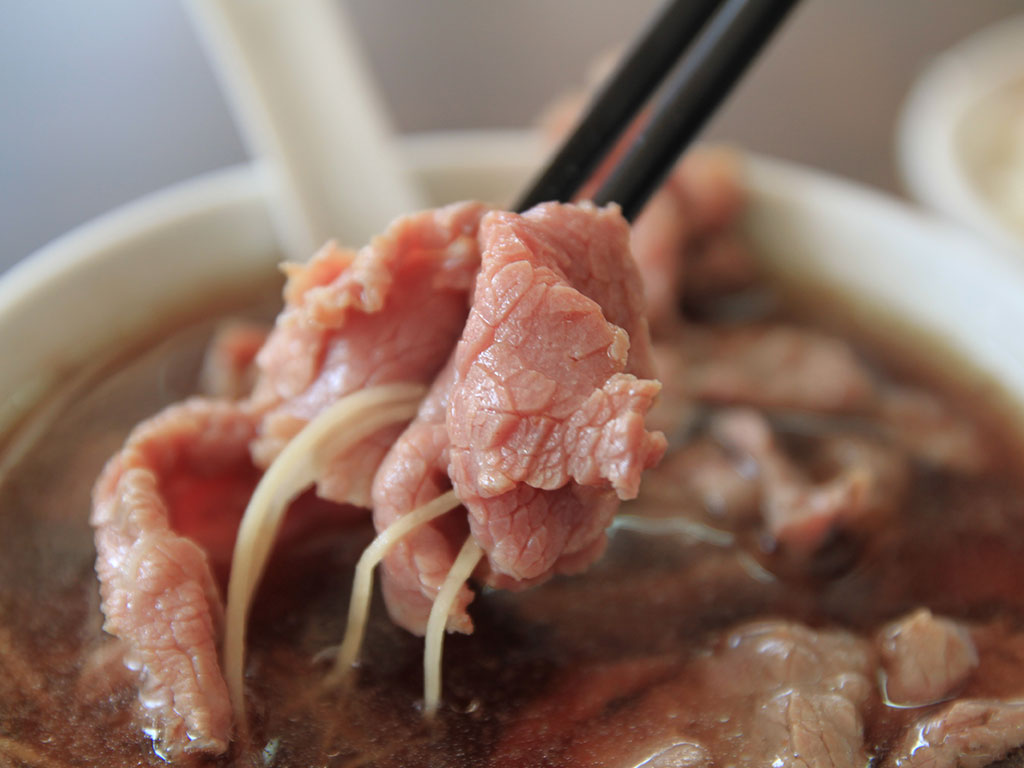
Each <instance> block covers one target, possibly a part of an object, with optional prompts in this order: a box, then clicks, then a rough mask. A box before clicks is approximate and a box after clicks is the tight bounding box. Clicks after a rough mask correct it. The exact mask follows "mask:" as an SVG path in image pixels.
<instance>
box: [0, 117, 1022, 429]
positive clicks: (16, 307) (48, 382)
mask: <svg viewBox="0 0 1024 768" xmlns="http://www.w3.org/2000/svg"><path fill="white" fill-rule="evenodd" d="M539 147H540V144H539V142H538V140H537V136H536V133H535V132H532V131H470V132H460V133H451V132H442V133H436V134H421V135H417V136H412V137H408V138H407V139H405V140H404V141H403V151H404V152H405V153H406V154H407V157H408V160H409V162H410V165H411V166H412V167H414V168H416V170H417V172H418V173H420V174H422V175H423V176H424V177H425V178H426V177H429V176H430V175H431V174H435V175H436V177H437V178H439V179H442V180H443V179H444V176H445V173H449V175H452V176H456V175H457V173H454V174H453V173H451V171H452V170H453V169H454V170H455V171H456V172H458V171H459V170H460V168H461V169H462V170H465V169H469V170H473V169H476V173H477V175H479V174H480V173H481V172H482V170H486V169H481V167H480V166H479V164H478V163H479V162H480V159H481V158H484V159H491V161H492V162H493V163H494V167H495V168H496V169H498V170H502V169H504V170H506V171H508V170H510V169H514V168H518V169H519V171H520V173H524V172H525V171H524V166H523V163H524V162H527V163H528V164H527V166H526V167H527V168H532V167H534V164H535V163H536V160H537V158H538V157H540V154H539ZM531 160H532V162H528V161H531ZM460 164H461V165H460ZM744 166H745V168H746V173H747V178H748V186H749V187H750V189H751V191H752V192H753V193H754V195H755V196H756V197H757V198H758V199H759V200H760V201H761V202H763V203H765V205H763V206H761V207H763V208H766V209H771V210H770V211H769V212H768V213H762V214H759V215H756V216H753V217H750V216H748V219H755V220H756V222H755V226H754V232H755V235H758V234H761V233H764V232H767V233H769V234H770V236H771V237H772V238H773V240H774V245H775V249H776V250H780V249H781V250H785V249H786V248H787V247H788V246H787V245H786V237H787V236H789V237H792V236H796V237H797V238H798V239H799V238H801V237H803V238H804V239H805V240H806V239H808V238H809V239H810V240H814V241H816V242H822V241H823V238H826V237H827V234H828V233H826V232H824V231H823V227H824V226H825V225H827V224H835V223H836V222H839V224H841V225H843V226H844V227H845V228H846V230H847V234H848V235H849V234H852V235H853V236H854V237H855V238H859V240H860V245H859V247H861V249H862V250H861V251H859V252H856V253H854V255H853V258H854V259H857V258H858V254H860V253H864V251H865V250H870V249H871V238H872V237H874V238H876V239H877V237H878V235H877V234H875V231H882V230H884V231H886V232H887V233H889V234H894V235H895V236H897V237H899V238H900V239H902V240H903V241H905V242H904V243H903V245H905V246H906V247H908V248H911V249H917V250H922V249H925V250H927V251H928V253H922V254H921V255H920V258H917V257H915V258H912V259H909V260H905V261H909V263H910V267H909V276H910V277H911V278H913V273H914V272H915V271H916V270H920V269H921V265H922V264H925V263H926V262H925V261H924V259H926V258H930V259H932V263H933V264H935V265H936V267H935V270H932V271H934V272H936V273H937V272H939V271H941V270H943V269H945V270H947V271H950V272H951V273H956V274H957V275H958V276H959V278H960V279H961V281H966V282H968V283H970V284H971V285H973V286H975V287H977V288H978V289H979V290H981V289H985V290H994V291H996V292H999V293H1000V296H999V297H998V301H993V302H992V303H993V306H994V307H995V309H993V310H992V311H990V312H988V313H987V314H986V313H985V311H984V310H983V311H982V312H981V313H980V314H981V317H980V319H974V320H973V321H972V322H974V323H975V325H974V326H972V327H975V328H981V329H982V331H981V334H982V336H981V338H979V339H972V338H969V337H968V336H967V335H965V333H966V332H958V330H957V328H956V327H955V324H951V323H950V322H949V321H948V320H947V319H946V318H943V317H942V316H941V314H938V312H937V310H936V308H935V307H932V306H928V302H927V301H924V300H923V299H921V298H920V297H915V296H914V295H913V294H912V293H911V294H909V295H908V294H907V292H906V291H907V289H908V288H910V289H911V290H912V286H905V285H904V284H902V283H901V284H900V285H898V286H882V287H879V281H877V280H875V281H874V283H872V280H873V278H870V277H868V276H865V275H864V274H862V273H863V270H861V271H860V272H858V271H857V270H856V269H855V268H854V267H855V265H854V266H850V265H843V264H842V263H839V261H838V260H837V259H835V258H834V257H828V259H826V260H831V263H830V264H829V265H828V268H827V269H826V270H825V272H824V273H823V274H825V273H828V272H829V271H831V274H825V277H827V278H828V280H820V281H818V282H819V284H820V285H822V287H823V288H832V289H834V292H835V291H838V292H839V293H843V292H845V293H846V295H847V297H850V298H852V299H853V302H852V303H853V304H856V303H857V302H859V301H860V297H859V295H860V296H866V297H870V296H871V294H872V292H873V293H875V294H878V295H879V296H880V297H881V298H882V301H883V304H884V303H888V305H889V306H890V308H891V309H892V312H891V317H892V318H897V319H898V318H899V317H900V315H901V314H902V316H903V318H904V320H903V325H904V326H908V327H909V328H911V329H913V328H914V327H915V326H917V327H921V326H924V327H925V330H926V332H927V331H930V330H932V329H934V330H935V331H937V332H939V333H946V334H948V335H949V337H950V342H951V343H950V345H949V346H948V350H949V351H952V352H953V353H954V354H956V355H961V356H966V357H967V360H968V361H970V362H971V363H972V365H974V364H975V363H974V361H976V360H982V361H984V363H985V365H986V366H988V367H987V368H984V370H985V371H987V372H991V371H996V373H994V374H992V377H991V378H993V379H994V380H995V381H996V382H998V383H999V384H1000V385H1001V386H1002V388H1003V389H1004V390H1005V392H1006V393H1007V394H1008V395H1009V397H1010V398H1011V400H1012V401H1013V402H1012V405H1013V409H1014V411H1016V412H1017V414H1018V415H1019V416H1020V417H1021V423H1022V424H1024V347H1022V348H1021V350H1020V354H1018V353H1017V351H1016V347H1017V346H1020V345H1014V348H1011V349H1009V350H1008V351H1007V350H1006V349H1005V344H1006V331H1004V330H1003V327H1004V326H1005V325H1006V323H1005V319H1004V318H1002V317H1000V316H998V310H999V307H1003V308H1005V307H1006V306H1008V305H1009V304H1008V303H1009V302H1013V305H1014V306H1016V305H1017V304H1019V305H1020V306H1021V308H1022V309H1021V310H1020V312H1021V313H1022V314H1021V316H1020V317H1019V318H1018V319H1017V320H1018V321H1019V323H1021V324H1024V301H1020V300H1019V299H1018V297H1020V298H1024V260H1020V259H1017V258H1013V256H1012V255H1010V254H1007V253H1006V252H1001V251H1000V250H999V249H997V248H994V247H992V246H991V244H990V243H986V242H985V241H984V240H983V239H981V238H980V237H978V236H977V235H976V234H975V233H972V232H970V231H968V230H967V229H965V228H963V227H960V226H956V225H954V224H952V223H950V222H949V221H948V220H943V219H941V218H939V217H938V216H936V215H935V214H933V213H931V212H927V211H921V210H918V209H914V208H913V207H911V206H910V205H908V204H907V203H906V202H904V201H901V200H898V199H896V198H894V197H891V196H889V195H887V194H885V193H883V192H879V191H876V190H873V189H870V188H868V187H865V186H863V185H860V184H858V183H856V182H852V181H849V180H846V179H842V178H839V177H837V176H833V175H831V174H828V173H824V172H821V171H817V170H813V169H810V168H806V167H802V166H799V165H797V164H794V163H791V162H787V161H782V160H776V159H770V158H766V157H761V156H758V155H756V154H745V155H744ZM272 199H273V194H272V190H271V189H270V184H269V183H268V181H267V177H266V175H265V174H264V173H263V172H262V169H261V167H260V166H259V165H258V164H247V165H242V166H240V167H233V168H227V169H223V170H219V171H214V172H211V173H208V174H204V175H202V176H199V177H196V178H194V179H190V180H186V181H184V182H181V183H178V184H175V185H173V186H171V187H169V188H166V189H164V190H160V191H157V192H154V193H152V194H150V195H147V196H145V197H143V198H141V199H138V200H136V201H133V202H131V203H128V204H127V205H124V206H121V207H119V208H117V209H114V210H113V211H111V212H110V213H108V214H106V215H103V216H101V217H99V218H98V219H95V220H93V221H91V222H88V223H86V224H84V225H82V226H80V227H78V228H76V229H74V230H72V231H71V232H69V233H67V234H66V235H64V236H62V237H60V238H58V239H57V240H55V241H54V242H52V243H51V244H50V245H48V246H46V247H44V248H42V249H40V250H39V251H37V252H36V253H34V254H32V255H31V256H29V257H28V258H26V259H25V260H24V261H22V262H21V263H19V264H17V265H15V266H14V267H12V268H11V269H10V270H9V271H8V272H7V273H5V274H4V275H0V341H2V339H3V338H4V336H5V333H4V330H5V326H6V325H7V324H8V323H10V322H11V320H12V318H13V319H14V321H15V327H17V325H16V324H17V323H18V322H20V323H21V327H23V328H24V327H25V325H26V324H25V320H24V318H25V317H26V316H28V313H29V312H30V311H35V312H36V314H37V315H38V313H39V311H40V309H39V307H38V306H37V307H34V308H33V307H32V306H31V305H32V304H33V303H37V304H38V303H44V304H45V302H46V300H47V297H48V296H49V298H50V299H52V295H53V294H54V293H55V292H58V289H61V290H64V291H65V292H66V291H67V290H68V282H69V281H74V280H76V279H79V278H80V279H82V281H83V283H85V284H86V285H87V286H88V278H89V277H90V274H91V273H93V272H95V271H97V269H96V268H97V267H98V266H101V267H102V268H103V270H106V271H107V272H108V273H109V272H110V271H111V270H116V269H118V268H127V267H129V266H134V268H135V269H136V270H137V269H138V267H137V265H133V264H132V261H133V259H134V261H136V262H138V261H144V260H140V259H138V257H137V256H134V254H135V253H136V251H134V250H132V248H127V247H126V246H125V243H126V242H127V243H130V244H132V245H133V247H134V241H135V240H136V239H138V240H140V241H141V240H143V239H144V236H145V235H147V234H148V235H149V236H150V237H151V238H152V237H153V236H154V235H153V233H154V232H160V231H163V230H166V229H167V228H171V227H174V226H176V225H177V224H184V225H186V226H187V225H188V224H189V223H190V222H191V223H193V224H194V222H195V221H198V220H203V219H204V217H205V220H211V219H216V218H217V216H219V215H221V214H223V215H224V216H228V215H234V216H236V217H241V219H242V220H244V221H245V222H249V223H253V222H255V223H256V224H257V225H258V226H257V229H258V230H259V231H258V232H257V233H256V234H254V235H252V237H251V238H250V240H251V241H257V242H258V243H259V244H261V245H264V246H266V247H265V248H264V251H266V252H265V253H263V254H261V255H260V256H259V257H258V258H256V257H254V258H253V259H251V260H250V259H248V258H240V257H239V256H238V255H237V254H235V255H233V256H231V257H230V259H229V260H227V261H226V262H225V263H223V264H220V265H219V268H220V269H221V274H223V272H224V270H225V269H228V268H230V269H233V270H240V271H241V270H245V271H247V272H248V273H250V274H256V273H257V272H260V271H261V270H262V272H260V273H261V274H264V275H266V274H269V272H268V271H269V269H270V268H271V266H272V265H273V264H274V263H276V261H277V259H278V257H277V256H276V255H275V253H274V247H273V243H274V242H275V241H274V237H273V232H272V230H271V228H270V223H269V222H270V219H271V216H270V205H271V204H272V203H271V201H272ZM756 207H757V206H755V208H756ZM852 212H856V214H854V213H852ZM854 215H856V216H860V217H861V220H864V221H871V222H872V226H870V227H863V228H862V227H859V222H855V223H856V224H857V225H858V226H856V227H852V228H851V221H850V219H851V216H854ZM773 216H774V217H775V218H776V219H778V220H780V221H783V220H785V219H787V218H789V219H791V221H788V222H785V221H783V224H782V225H778V226H777V225H776V224H777V222H773V221H772V217H773ZM861 229H863V230H865V232H860V231H859V230H861ZM232 237H234V235H232ZM755 239H756V238H755ZM881 250H885V249H881ZM278 253H279V252H278ZM968 255H969V258H968ZM190 258H191V261H189V262H188V264H190V265H191V266H189V267H188V269H190V270H195V271H196V272H195V274H200V272H199V270H201V269H209V268H208V267H205V266H197V258H196V257H195V256H192V257H190ZM785 260H786V259H785V258H784V259H783V261H785ZM866 260H867V261H868V262H871V263H873V264H874V265H875V267H876V268H879V269H882V270H883V271H884V270H885V269H886V265H885V263H884V260H879V257H878V256H877V255H875V256H872V257H870V258H866ZM150 261H152V259H151V260H150ZM213 261H217V260H216V259H214V260H213ZM798 261H799V260H798ZM789 263H790V264H793V263H796V264H797V267H798V268H800V267H801V266H803V265H801V264H799V263H797V262H793V261H792V260H790V262H789ZM804 264H806V261H805V262H804ZM810 266H811V267H812V270H811V272H812V273H813V268H815V267H816V265H814V264H811V265H810ZM901 268H902V269H903V271H904V274H906V273H907V272H908V267H907V263H904V264H903V265H902V267H901ZM164 269H165V272H164V274H165V276H167V275H168V273H167V271H166V269H167V268H166V267H165V268H164ZM929 269H930V266H929ZM232 274H234V273H232ZM919 274H921V273H919ZM192 280H193V282H195V280H196V278H192ZM928 280H929V281H931V282H932V284H934V285H937V286H938V288H939V289H940V290H949V291H953V292H956V291H959V292H960V294H961V296H960V303H961V304H963V303H964V302H963V295H962V294H963V293H964V291H963V290H962V289H961V288H960V287H959V286H957V285H953V286H952V287H951V286H950V283H951V281H952V278H940V277H938V276H937V275H933V274H931V273H929V275H928ZM829 282H831V285H829V284H828V283H829ZM812 284H813V282H812ZM858 286H860V287H859V288H858ZM864 286H867V287H868V290H867V293H864V290H865V289H864ZM158 287H159V288H160V290H163V287H162V286H158ZM153 290H156V289H150V292H151V293H152V291H153ZM86 291H87V288H83V289H81V292H82V293H83V295H84V294H85V293H86ZM901 291H902V293H901ZM160 295H163V294H160ZM867 301H868V299H867V298H865V299H864V303H865V305H866V304H867ZM922 307H923V309H922ZM103 311H104V312H106V311H107V310H106V309H104V310H103ZM958 311H960V312H961V313H962V312H965V311H970V310H969V309H967V308H965V307H961V308H960V309H959V310H958ZM1012 311H1013V312H1017V310H1012ZM19 313H20V314H19ZM876 314H877V315H878V316H879V317H880V316H881V314H882V313H876ZM935 318H938V322H937V323H934V324H932V325H929V323H933V321H934V319H935ZM107 322H109V321H107ZM102 327H103V328H104V329H106V327H107V326H106V325H104V326H102ZM128 327H130V328H131V329H132V331H133V333H135V337H136V338H137V336H138V333H139V332H141V331H142V330H144V329H142V328H135V327H134V326H128ZM48 332H49V333H50V336H51V337H52V336H54V335H55V333H57V332H56V331H54V330H53V329H50V330H49V331H48ZM79 335H82V332H80V333H79ZM6 336H7V337H11V333H7V334H6ZM44 336H45V334H44ZM116 339H117V337H116V336H109V337H107V336H103V337H101V338H97V339H96V340H95V342H94V343H93V345H92V346H91V347H90V345H88V344H82V343H79V344H78V345H76V346H75V348H74V350H65V349H64V348H61V353H62V354H65V355H67V358H60V362H62V363H63V370H67V369H68V368H71V367H73V366H78V365H81V364H82V363H83V362H84V361H86V360H87V359H88V357H89V356H90V355H91V354H94V353H95V352H98V351H101V350H105V349H109V348H110V345H111V343H112V342H114V341H116ZM997 339H998V340H1000V342H1001V343H1002V344H1003V347H1002V348H1000V347H999V346H998V343H997ZM44 341H45V339H44ZM18 343H20V344H24V341H23V340H22V339H18ZM46 343H49V344H51V345H52V346H53V347H54V349H56V347H57V346H58V342H57V341H56V340H54V339H52V338H51V339H50V340H49V342H46ZM0 346H2V343H0ZM40 346H45V343H43V344H40ZM64 346H65V347H67V344H66V343H65V345H64ZM33 355H34V358H33ZM72 355H74V356H77V357H73V356H72ZM22 356H23V357H25V356H26V355H25V354H24V353H22ZM15 357H17V355H15ZM27 357H28V365H29V366H34V368H33V369H32V370H33V372H34V375H35V376H36V377H37V378H38V379H39V380H38V381H35V380H33V381H31V382H29V383H26V380H25V377H24V376H22V377H21V378H18V377H19V376H21V374H20V373H18V374H17V375H15V374H14V373H10V374H9V375H8V374H4V372H3V371H0V432H3V431H5V429H6V427H7V426H8V425H9V424H10V423H12V422H13V421H14V420H15V419H16V418H17V415H18V413H22V412H24V410H26V409H27V408H28V407H30V406H31V405H32V404H33V403H35V402H38V396H39V395H41V394H42V393H45V392H47V391H49V387H51V386H52V385H53V382H54V380H55V379H59V376H60V370H62V368H61V367H57V366H53V367H55V370H56V372H44V371H43V366H44V365H48V364H49V363H50V358H46V357H44V356H43V353H42V352H39V351H38V350H34V351H32V353H31V354H30V355H28V356H27ZM15 367H16V366H15ZM47 377H48V378H47Z"/></svg>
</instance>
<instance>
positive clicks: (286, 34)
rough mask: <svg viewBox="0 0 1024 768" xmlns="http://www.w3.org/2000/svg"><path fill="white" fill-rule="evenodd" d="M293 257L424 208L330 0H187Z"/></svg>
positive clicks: (356, 240)
mask: <svg viewBox="0 0 1024 768" xmlns="http://www.w3.org/2000/svg"><path fill="white" fill-rule="evenodd" d="M186 6H187V7H188V8H189V10H190V11H191V14H192V17H193V19H194V20H195V23H196V26H197V27H198V29H199V31H200V35H201V37H202V39H203V41H204V43H205V45H206V49H207V53H208V55H209V56H210V58H211V60H212V61H213V63H214V67H215V69H216V70H217V71H218V74H219V76H220V79H221V81H222V85H223V87H224V90H225V93H226V95H227V97H228V100H229V102H230V104H231V106H232V109H233V110H234V112H235V117H236V119H237V121H238V124H239V127H240V129H241V131H242V134H243V136H244V138H245V140H246V142H247V143H248V145H249V147H250V150H251V151H252V153H253V155H254V157H255V158H257V159H258V160H259V161H261V162H262V164H263V165H264V167H265V169H266V172H267V175H268V183H269V184H270V185H271V188H272V193H273V197H274V199H275V205H274V206H273V209H274V210H273V213H274V217H275V220H276V224H277V227H278V230H279V236H280V238H281V241H282V243H283V245H284V248H285V250H286V252H287V255H288V256H289V257H290V258H293V259H303V260H304V259H306V258H308V257H309V256H310V255H311V254H312V253H313V252H314V251H315V250H316V249H317V248H319V247H320V245H322V244H323V243H324V242H325V241H326V240H329V239H332V238H333V239H336V240H338V241H339V242H340V243H341V244H343V245H349V246H360V245H363V244H364V243H366V242H368V241H369V239H370V237H372V236H373V235H374V234H375V233H377V232H380V231H382V230H383V229H384V227H385V225H386V224H387V223H388V222H389V221H390V220H391V219H392V218H394V217H395V216H397V215H399V214H401V213H407V212H409V211H413V210H417V209H420V208H423V207H424V203H423V200H422V198H421V195H420V193H419V190H418V189H417V188H416V187H415V185H414V183H413V181H412V177H411V176H410V174H409V172H408V170H407V169H406V167H405V165H404V163H403V162H402V160H401V158H400V156H399V155H398V152H397V149H396V144H395V141H394V132H393V130H392V128H391V125H390V122H389V120H388V118H387V115H386V112H385V110H384V107H383V105H382V103H381V99H380V97H379V95H378V93H377V91H376V89H375V88H374V86H373V85H372V81H371V77H370V73H369V71H368V69H367V66H366V64H365V62H364V60H363V58H362V56H361V53H360V51H359V46H358V42H357V40H356V38H355V36H354V34H353V33H352V28H351V26H350V24H349V23H348V20H347V18H346V16H345V13H344V10H343V9H342V8H341V5H340V3H338V2H337V1H336V0H286V1H285V0H187V2H186Z"/></svg>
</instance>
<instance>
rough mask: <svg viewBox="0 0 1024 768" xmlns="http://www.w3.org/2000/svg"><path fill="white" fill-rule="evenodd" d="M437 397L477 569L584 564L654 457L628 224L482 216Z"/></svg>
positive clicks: (574, 209)
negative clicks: (455, 340)
mask: <svg viewBox="0 0 1024 768" xmlns="http://www.w3.org/2000/svg"><path fill="white" fill-rule="evenodd" d="M480 238H481V249H482V265H481V269H480V273H479V276H478V278H477V284H476V292H475V295H474V301H473V308H472V310H471V312H470V316H469V320H468V321H467V323H466V328H465V331H464V333H463V336H462V339H461V340H460V341H459V344H458V347H457V349H456V352H455V382H454V384H453V387H452V393H451V395H450V398H449V410H448V418H447V427H448V433H449V437H450V439H451V469H450V472H451V477H452V481H453V484H454V488H455V490H456V492H457V493H458V495H459V498H460V499H462V501H463V503H464V504H465V505H466V507H467V509H468V511H469V514H470V526H471V529H472V532H473V535H474V537H475V538H476V540H477V542H478V543H479V544H480V545H481V546H482V547H483V549H484V551H485V552H486V553H487V556H488V564H489V566H490V568H491V569H492V570H493V571H494V572H495V573H496V574H498V575H504V576H506V577H509V578H510V579H512V580H516V581H518V580H535V579H537V578H541V577H544V576H546V575H550V574H551V573H553V572H555V571H561V570H567V569H571V570H578V569H581V568H584V567H586V565H588V564H589V562H590V561H592V559H593V558H595V557H597V556H598V554H599V553H600V552H601V549H602V547H603V544H604V539H605V529H606V528H607V526H608V524H609V523H610V521H611V517H612V516H613V515H614V512H615V510H616V508H617V506H618V499H619V498H632V497H634V496H635V495H636V493H637V490H638V487H639V483H640V475H641V473H642V472H643V470H644V469H646V468H647V467H649V466H651V465H652V464H654V463H655V462H656V461H657V460H658V459H659V458H660V457H661V454H662V452H663V451H664V449H665V440H664V437H663V436H662V435H661V434H660V433H655V434H652V433H650V432H648V431H647V430H646V429H645V427H644V415H645V414H646V412H647V411H648V409H649V408H650V407H651V404H652V402H653V400H654V398H655V396H656V395H657V393H658V390H659V389H660V385H659V384H658V383H657V382H656V381H652V380H649V379H644V378H638V376H646V375H649V374H650V371H651V356H650V345H649V338H648V336H647V321H646V319H645V318H644V315H643V296H642V290H641V287H640V281H639V277H638V275H637V273H636V267H635V264H634V263H633V261H632V259H631V258H630V254H629V245H628V238H629V228H628V225H627V224H626V222H625V221H624V220H623V219H622V217H621V215H620V214H619V212H618V211H617V210H616V209H615V208H613V207H610V208H606V209H603V210H602V209H598V208H596V207H594V206H592V205H590V204H582V205H579V206H574V205H558V204H544V205H541V206H538V207H536V208H534V209H533V210H531V211H530V212H528V213H527V214H525V215H523V216H519V215H517V214H512V213H503V212H493V213H490V214H488V215H487V216H486V217H485V218H484V220H483V222H482V223H481V227H480Z"/></svg>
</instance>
